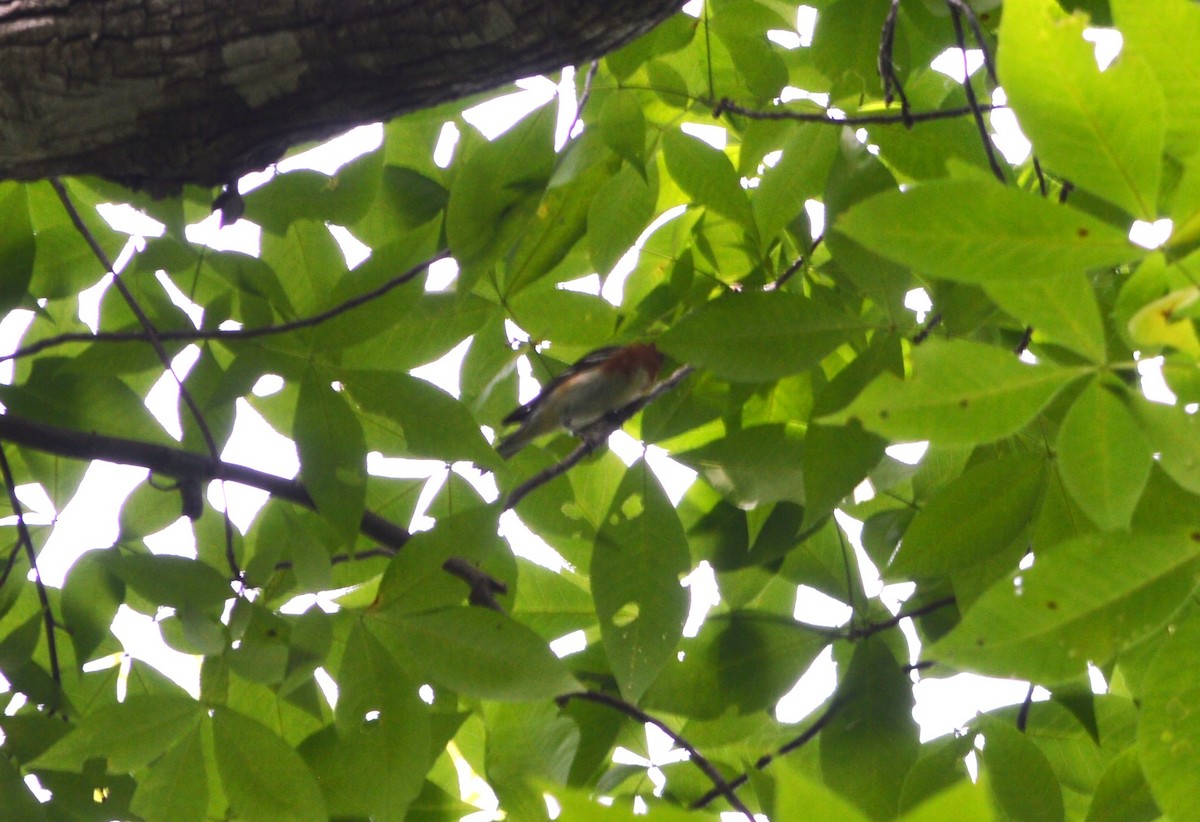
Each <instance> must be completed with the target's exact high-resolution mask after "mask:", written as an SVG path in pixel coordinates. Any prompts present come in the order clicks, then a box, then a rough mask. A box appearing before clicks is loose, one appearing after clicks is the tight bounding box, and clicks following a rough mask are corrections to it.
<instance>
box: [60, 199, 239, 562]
mask: <svg viewBox="0 0 1200 822" xmlns="http://www.w3.org/2000/svg"><path fill="white" fill-rule="evenodd" d="M50 185H51V186H52V187H53V188H54V193H55V194H57V195H58V199H59V200H61V201H62V204H63V208H64V209H66V211H67V215H68V216H69V217H70V218H71V222H72V224H74V226H75V230H76V231H77V232H79V235H80V236H81V237H83V239H84V241H86V242H87V244H88V246H89V247H90V248H91V249H92V254H94V255H95V257H96V259H97V260H99V261H100V265H102V266H104V270H105V271H106V272H108V273H110V274H112V278H113V279H112V282H113V285H114V286H116V289H117V291H118V292H119V293H120V294H121V298H122V299H123V300H125V304H126V305H127V306H129V310H130V311H132V312H133V316H134V317H136V318H137V321H138V325H140V326H141V327H142V331H143V332H145V334H146V338H147V341H148V342H149V343H150V345H151V347H152V348H153V349H154V353H155V354H156V355H158V359H159V361H160V362H161V363H162V365H163V368H165V369H166V370H167V373H168V374H170V375H171V377H172V379H174V380H175V384H176V385H177V386H179V398H180V399H182V400H183V404H184V405H186V406H187V409H188V413H190V414H191V415H192V419H194V420H195V421H196V429H197V430H198V431H199V432H200V437H201V439H203V440H204V447H205V448H206V449H208V453H209V456H211V457H212V458H213V459H214V460H216V459H220V456H221V449H220V448H218V447H217V441H216V439H215V438H214V437H213V435H212V429H210V428H209V427H208V421H207V420H206V419H205V418H204V412H203V411H201V410H200V405H199V404H198V403H197V402H196V400H195V398H193V397H192V392H191V391H189V390H188V388H187V386H185V385H184V384H183V380H182V379H180V378H179V375H178V374H176V373H175V369H174V368H173V367H172V365H171V355H170V354H168V353H167V349H166V348H164V347H163V344H162V340H161V339H159V336H158V329H157V328H155V327H154V323H153V322H151V321H150V318H149V317H148V316H147V315H146V312H145V311H143V310H142V307H141V305H140V304H139V303H138V301H137V298H136V297H134V296H133V292H132V291H130V290H129V286H128V285H126V284H125V280H124V279H123V278H122V277H121V275H120V273H118V272H117V270H116V268H115V267H114V266H113V264H112V261H111V260H110V259H108V254H106V253H105V251H104V249H103V248H102V247H101V246H100V243H99V241H97V240H96V238H95V236H94V235H93V234H92V232H91V229H89V228H88V227H87V224H85V223H84V222H83V217H82V216H81V215H80V214H79V210H78V209H77V208H75V203H74V202H73V201H72V200H71V195H70V193H68V192H67V188H66V186H64V185H63V183H62V180H59V179H58V178H57V177H52V178H50ZM224 492H225V485H224V483H222V484H221V493H222V495H224ZM222 514H223V516H224V520H225V561H226V562H228V563H229V568H230V570H231V571H233V575H234V576H235V577H240V576H241V568H240V567H239V566H238V561H237V556H236V555H235V554H234V542H233V520H231V519H230V518H229V505H228V503H227V504H226V505H225V510H224V511H223V512H222Z"/></svg>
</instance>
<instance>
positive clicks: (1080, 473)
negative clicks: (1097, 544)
mask: <svg viewBox="0 0 1200 822" xmlns="http://www.w3.org/2000/svg"><path fill="white" fill-rule="evenodd" d="M1055 451H1056V454H1057V457H1058V472H1059V476H1060V477H1061V478H1062V482H1063V485H1064V486H1065V487H1066V489H1067V492H1068V493H1070V495H1071V498H1072V499H1073V500H1075V503H1076V504H1077V505H1078V506H1079V507H1080V509H1081V510H1082V511H1083V512H1084V513H1085V514H1087V516H1088V518H1089V519H1091V520H1092V522H1094V523H1096V525H1098V526H1100V528H1102V529H1104V530H1108V531H1111V530H1113V529H1116V528H1126V527H1128V526H1129V522H1130V520H1131V519H1132V518H1133V511H1134V509H1135V508H1136V507H1137V504H1138V500H1139V499H1140V498H1141V496H1142V489H1144V488H1145V487H1146V480H1147V479H1149V477H1150V467H1151V465H1153V462H1154V458H1153V455H1152V454H1151V452H1150V444H1149V443H1148V442H1146V437H1145V435H1143V434H1142V429H1141V427H1140V426H1139V425H1138V423H1137V421H1136V420H1134V418H1133V415H1132V414H1130V412H1129V409H1128V408H1126V407H1125V403H1124V402H1122V401H1121V399H1119V398H1118V397H1116V396H1114V395H1113V393H1112V392H1111V391H1110V390H1108V389H1107V388H1105V387H1104V386H1103V385H1101V384H1100V382H1099V381H1097V380H1093V381H1092V382H1090V383H1089V384H1088V385H1087V387H1086V388H1084V389H1083V393H1081V394H1080V395H1079V397H1078V398H1076V400H1075V402H1074V404H1072V406H1071V408H1070V410H1069V411H1067V415H1066V417H1065V418H1064V419H1063V422H1062V427H1061V428H1060V429H1059V431H1058V439H1057V440H1056V441H1055Z"/></svg>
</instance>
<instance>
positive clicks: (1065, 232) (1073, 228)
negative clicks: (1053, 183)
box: [834, 180, 1145, 283]
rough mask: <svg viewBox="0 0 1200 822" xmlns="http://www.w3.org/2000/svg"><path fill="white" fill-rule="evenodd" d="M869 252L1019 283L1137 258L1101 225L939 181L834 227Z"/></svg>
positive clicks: (992, 188)
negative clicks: (1047, 275) (1048, 275)
mask: <svg viewBox="0 0 1200 822" xmlns="http://www.w3.org/2000/svg"><path fill="white" fill-rule="evenodd" d="M834 227H835V228H836V229H837V230H838V231H841V232H844V233H845V234H846V235H848V236H849V237H850V238H851V239H853V240H856V241H857V242H859V243H862V244H863V245H864V246H866V247H867V248H869V249H870V250H872V251H874V252H877V253H878V254H881V255H882V256H884V257H886V258H888V259H890V260H895V261H896V262H898V263H902V264H904V265H907V266H910V267H912V268H915V269H917V270H919V271H923V272H925V273H927V274H930V275H932V276H934V277H943V278H945V279H948V280H957V281H959V282H964V283H988V282H993V281H997V280H1014V281H1018V282H1025V281H1026V280H1028V279H1032V278H1036V277H1042V276H1045V275H1046V274H1067V273H1083V272H1085V271H1091V270H1092V269H1096V268H1111V267H1112V266H1115V265H1119V264H1121V263H1125V262H1130V261H1132V260H1137V259H1140V258H1141V257H1143V256H1144V255H1145V251H1143V250H1142V249H1139V248H1137V247H1136V246H1134V245H1133V244H1132V243H1131V242H1129V238H1128V237H1126V235H1125V234H1124V233H1123V232H1122V231H1120V230H1118V229H1116V228H1113V227H1112V226H1110V225H1109V224H1108V223H1105V222H1101V221H1100V220H1098V219H1096V218H1095V217H1092V216H1090V215H1088V214H1084V213H1083V212H1081V211H1076V210H1075V209H1073V208H1071V207H1070V206H1064V205H1058V204H1056V203H1053V202H1050V201H1049V200H1046V199H1045V198H1043V197H1039V196H1038V195H1036V194H1033V193H1029V192H1024V191H1019V190H1017V189H1015V188H1011V187H1005V186H1000V185H996V184H995V183H993V182H982V181H975V180H944V181H935V182H927V183H921V184H920V185H916V186H913V187H912V188H911V189H909V190H907V191H904V192H901V191H896V190H891V191H886V192H884V193H883V194H877V195H876V196H874V197H871V198H870V199H868V200H864V201H863V202H861V203H859V204H857V205H855V206H852V207H851V208H850V210H849V211H846V212H845V213H843V214H842V215H841V216H839V217H838V220H837V222H836V224H835V226H834Z"/></svg>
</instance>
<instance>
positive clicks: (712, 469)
mask: <svg viewBox="0 0 1200 822" xmlns="http://www.w3.org/2000/svg"><path fill="white" fill-rule="evenodd" d="M677 457H678V459H679V461H680V462H682V463H684V464H685V465H689V466H691V467H692V468H695V469H696V470H697V471H699V472H700V473H701V474H702V475H703V476H704V478H705V479H706V480H708V482H709V484H710V485H712V486H713V487H714V488H716V489H717V490H718V491H720V492H721V493H723V494H725V495H726V496H727V497H729V498H730V499H731V500H732V501H734V502H736V503H737V504H738V505H741V506H743V507H746V508H754V507H756V506H759V505H767V504H769V503H772V502H778V501H779V500H790V501H792V502H795V503H799V504H801V505H803V504H804V439H803V437H802V434H801V432H800V431H799V430H798V428H797V427H794V426H786V425H756V426H754V427H752V428H743V429H741V430H740V431H734V432H733V433H731V434H729V435H728V436H726V437H722V438H721V439H719V440H714V441H712V442H710V443H707V444H706V445H702V446H700V447H699V448H697V449H695V450H692V451H685V452H684V453H682V454H678V455H677Z"/></svg>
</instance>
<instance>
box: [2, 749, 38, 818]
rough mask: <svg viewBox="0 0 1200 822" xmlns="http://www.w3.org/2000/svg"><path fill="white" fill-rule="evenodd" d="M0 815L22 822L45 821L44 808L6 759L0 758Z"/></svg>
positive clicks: (19, 773) (18, 772)
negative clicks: (21, 821)
mask: <svg viewBox="0 0 1200 822" xmlns="http://www.w3.org/2000/svg"><path fill="white" fill-rule="evenodd" d="M0 815H2V816H3V817H4V818H5V819H20V820H23V822H44V820H45V819H46V811H45V809H44V807H43V806H42V805H41V804H40V803H39V802H38V800H37V798H36V797H34V795H33V794H32V793H31V792H30V790H29V788H28V787H27V786H26V785H25V781H24V780H23V779H22V778H21V772H20V771H18V770H17V769H16V767H15V766H14V765H13V763H12V762H11V761H9V759H8V757H0Z"/></svg>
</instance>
